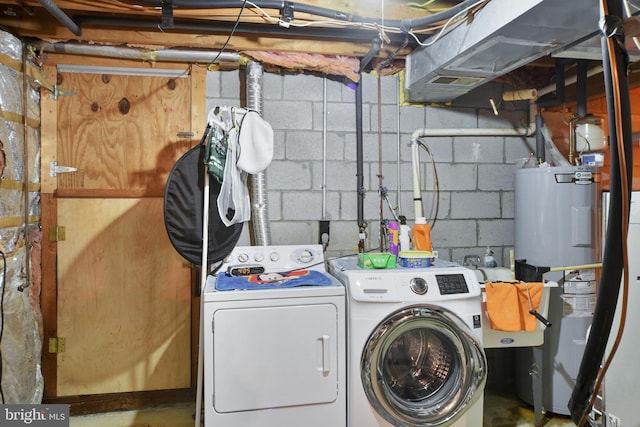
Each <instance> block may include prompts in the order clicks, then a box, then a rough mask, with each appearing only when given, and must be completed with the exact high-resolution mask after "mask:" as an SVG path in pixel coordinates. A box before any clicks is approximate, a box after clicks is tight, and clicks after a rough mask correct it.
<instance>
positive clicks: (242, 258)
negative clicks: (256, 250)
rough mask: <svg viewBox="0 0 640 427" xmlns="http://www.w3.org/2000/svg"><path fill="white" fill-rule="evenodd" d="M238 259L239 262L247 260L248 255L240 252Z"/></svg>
mask: <svg viewBox="0 0 640 427" xmlns="http://www.w3.org/2000/svg"><path fill="white" fill-rule="evenodd" d="M238 261H240V262H247V261H249V255H247V254H245V253H241V254H240V255H238Z"/></svg>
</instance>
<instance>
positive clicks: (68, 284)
mask: <svg viewBox="0 0 640 427" xmlns="http://www.w3.org/2000/svg"><path fill="white" fill-rule="evenodd" d="M58 221H59V222H60V224H65V228H66V239H65V240H64V241H61V242H59V243H58V333H59V335H60V336H62V337H64V338H65V344H66V345H65V347H66V348H65V351H64V352H63V353H60V355H59V357H58V395H59V396H68V395H80V394H102V393H116V392H129V391H145V390H162V389H170V388H186V387H189V385H190V372H191V371H190V369H191V366H190V363H189V361H190V326H191V325H190V320H191V307H190V299H191V292H190V286H189V281H188V276H187V277H185V269H184V268H183V267H182V260H181V258H180V257H179V255H177V254H176V252H175V251H174V250H173V248H172V247H171V244H170V243H169V241H168V238H167V237H166V233H164V232H163V222H162V199H158V198H145V199H86V198H84V199H70V198H69V199H63V200H60V201H59V202H58ZM186 271H187V272H188V270H186Z"/></svg>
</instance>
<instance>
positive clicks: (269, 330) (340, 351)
mask: <svg viewBox="0 0 640 427" xmlns="http://www.w3.org/2000/svg"><path fill="white" fill-rule="evenodd" d="M203 298H204V300H203V307H204V308H203V323H204V325H203V331H204V332H203V333H204V354H203V357H204V395H203V402H204V410H205V413H204V424H205V426H206V427H240V426H241V427H299V426H310V427H328V426H331V427H334V426H335V427H345V426H346V396H345V393H346V392H345V390H346V366H345V364H346V350H345V331H346V325H345V289H344V286H343V285H342V284H341V283H340V282H339V281H338V280H336V279H335V278H333V277H331V276H330V275H328V274H327V273H326V271H325V266H324V256H323V252H322V247H321V246H320V245H309V246H244V247H242V246H240V247H236V248H235V249H234V250H233V251H232V253H231V255H230V256H229V257H228V258H227V259H226V260H225V263H224V264H223V266H222V268H221V269H220V272H219V273H217V274H216V275H211V276H209V278H208V279H207V283H206V286H205V290H204V293H203Z"/></svg>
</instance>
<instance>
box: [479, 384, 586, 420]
mask: <svg viewBox="0 0 640 427" xmlns="http://www.w3.org/2000/svg"><path fill="white" fill-rule="evenodd" d="M483 418H484V420H483V424H482V425H483V427H525V426H526V427H529V426H535V420H536V417H535V414H534V412H533V408H532V407H531V406H529V405H528V404H526V403H523V402H522V401H520V400H519V399H518V398H516V397H513V398H512V397H506V396H501V395H498V394H493V393H491V392H487V393H485V395H484V417H483ZM541 427H575V424H574V423H573V422H572V421H571V419H570V418H569V417H565V416H562V415H554V414H543V416H542V425H541Z"/></svg>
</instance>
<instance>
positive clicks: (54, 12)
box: [38, 0, 82, 36]
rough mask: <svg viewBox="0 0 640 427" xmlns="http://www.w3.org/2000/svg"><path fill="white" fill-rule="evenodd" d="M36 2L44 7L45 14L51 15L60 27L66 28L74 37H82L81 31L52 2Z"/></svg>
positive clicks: (40, 0) (45, 0) (47, 0)
mask: <svg viewBox="0 0 640 427" xmlns="http://www.w3.org/2000/svg"><path fill="white" fill-rule="evenodd" d="M38 2H39V3H40V4H41V5H42V7H44V8H45V9H46V10H47V12H49V13H50V14H51V15H53V17H54V18H56V19H57V20H58V21H59V22H60V23H61V24H62V25H64V26H65V27H67V29H68V30H69V31H71V32H72V33H73V34H75V35H76V36H81V35H82V29H81V28H80V26H78V24H76V23H75V22H74V21H73V20H72V19H71V18H69V17H68V16H67V14H66V13H64V12H63V11H62V10H61V9H60V8H59V7H58V6H57V5H56V4H55V3H54V2H52V1H49V0H38Z"/></svg>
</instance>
